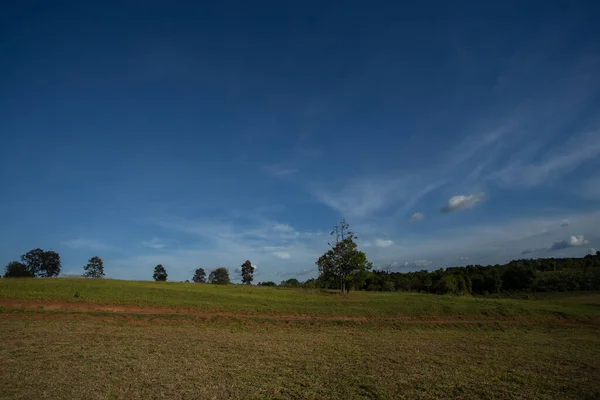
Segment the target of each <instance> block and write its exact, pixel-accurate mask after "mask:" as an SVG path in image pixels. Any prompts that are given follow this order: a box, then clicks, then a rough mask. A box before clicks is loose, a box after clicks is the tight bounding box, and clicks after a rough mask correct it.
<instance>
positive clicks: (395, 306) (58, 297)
mask: <svg viewBox="0 0 600 400" xmlns="http://www.w3.org/2000/svg"><path fill="white" fill-rule="evenodd" d="M75 296H78V297H75ZM590 296H591V298H590V299H589V301H588V300H586V301H579V302H577V301H568V300H565V298H572V297H573V296H566V297H555V298H554V299H550V300H515V299H491V298H478V297H466V296H465V297H458V296H437V295H426V294H418V293H403V292H396V293H380V292H373V293H369V292H358V293H351V294H350V296H339V295H331V294H325V293H321V292H319V291H308V290H302V289H298V290H290V289H276V288H269V287H256V286H250V287H248V286H241V285H228V286H214V285H197V284H192V283H188V284H182V283H155V282H132V281H117V280H91V279H1V280H0V301H1V300H2V299H11V300H38V301H50V302H51V301H61V302H72V303H92V304H117V305H131V306H143V307H162V308H164V307H170V308H177V309H184V310H193V311H196V312H208V313H210V312H230V313H236V314H249V315H251V314H261V315H268V314H273V315H281V314H285V315H314V316H364V317H384V318H391V317H395V316H398V315H404V316H460V315H464V316H476V317H477V316H481V317H527V318H533V319H544V318H552V317H556V316H559V317H566V318H592V319H598V318H600V307H599V305H600V296H597V295H590Z"/></svg>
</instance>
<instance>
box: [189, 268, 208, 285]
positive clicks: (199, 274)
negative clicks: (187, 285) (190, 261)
mask: <svg viewBox="0 0 600 400" xmlns="http://www.w3.org/2000/svg"><path fill="white" fill-rule="evenodd" d="M192 281H194V282H195V283H205V282H206V271H204V268H197V269H196V271H194V277H193V278H192Z"/></svg>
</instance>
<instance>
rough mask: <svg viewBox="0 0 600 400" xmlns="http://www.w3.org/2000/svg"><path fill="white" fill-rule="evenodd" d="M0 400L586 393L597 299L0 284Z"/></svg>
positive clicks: (597, 343)
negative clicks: (4, 399) (21, 399)
mask: <svg viewBox="0 0 600 400" xmlns="http://www.w3.org/2000/svg"><path fill="white" fill-rule="evenodd" d="M0 360H1V362H0V398H11V399H13V398H23V399H43V398H53V399H54V398H61V399H75V398H86V399H115V398H118V399H147V398H181V399H188V398H189V399H193V398H197V399H213V398H214V399H220V398H240V399H247V398H265V399H266V398H314V399H322V398H382V399H385V398H407V399H411V398H424V399H437V398H447V399H456V398H463V399H479V398H487V399H538V398H539V399H553V398H556V399H559V398H560V399H598V398H600V293H571V294H566V293H565V294H551V295H543V296H537V298H536V299H529V300H515V299H491V298H474V297H445V296H435V295H424V294H415V293H366V292H359V293H351V294H350V295H349V296H340V295H337V294H327V293H321V292H318V291H306V290H290V289H276V288H267V287H244V286H232V285H230V286H211V285H195V284H191V283H190V284H182V283H154V282H128V281H116V280H83V279H0Z"/></svg>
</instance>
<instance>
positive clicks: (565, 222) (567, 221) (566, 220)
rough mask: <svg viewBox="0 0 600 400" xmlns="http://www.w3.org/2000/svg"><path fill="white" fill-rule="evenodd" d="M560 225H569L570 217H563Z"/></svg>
mask: <svg viewBox="0 0 600 400" xmlns="http://www.w3.org/2000/svg"><path fill="white" fill-rule="evenodd" d="M560 226H562V227H563V228H564V227H566V226H569V220H568V219H563V220H562V222H561V223H560Z"/></svg>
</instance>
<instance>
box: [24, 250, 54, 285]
mask: <svg viewBox="0 0 600 400" xmlns="http://www.w3.org/2000/svg"><path fill="white" fill-rule="evenodd" d="M21 261H22V262H23V263H24V264H26V265H27V269H28V270H29V272H30V273H31V274H33V275H37V276H41V277H44V278H49V277H52V276H57V275H58V274H59V273H60V266H61V265H60V255H58V253H57V252H55V251H44V250H42V249H40V248H37V249H33V250H30V251H28V252H27V253H25V254H23V255H22V256H21Z"/></svg>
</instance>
